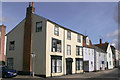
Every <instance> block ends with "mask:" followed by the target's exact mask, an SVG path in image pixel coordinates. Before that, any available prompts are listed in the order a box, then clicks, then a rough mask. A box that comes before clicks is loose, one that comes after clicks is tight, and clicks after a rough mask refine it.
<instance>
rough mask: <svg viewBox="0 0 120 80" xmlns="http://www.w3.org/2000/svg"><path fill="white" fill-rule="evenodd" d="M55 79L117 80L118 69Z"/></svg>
mask: <svg viewBox="0 0 120 80" xmlns="http://www.w3.org/2000/svg"><path fill="white" fill-rule="evenodd" d="M57 78H118V68H115V69H113V70H105V71H99V72H85V73H83V74H73V75H65V76H60V77H57Z"/></svg>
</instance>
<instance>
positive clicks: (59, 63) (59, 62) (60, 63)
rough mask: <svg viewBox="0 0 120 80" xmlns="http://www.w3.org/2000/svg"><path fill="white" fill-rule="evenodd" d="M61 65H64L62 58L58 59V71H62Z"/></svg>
mask: <svg viewBox="0 0 120 80" xmlns="http://www.w3.org/2000/svg"><path fill="white" fill-rule="evenodd" d="M61 66H62V61H61V60H57V72H62V70H61Z"/></svg>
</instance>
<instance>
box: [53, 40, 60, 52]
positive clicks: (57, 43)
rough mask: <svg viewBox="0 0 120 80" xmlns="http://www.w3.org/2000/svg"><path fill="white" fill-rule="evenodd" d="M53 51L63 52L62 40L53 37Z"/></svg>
mask: <svg viewBox="0 0 120 80" xmlns="http://www.w3.org/2000/svg"><path fill="white" fill-rule="evenodd" d="M52 52H61V40H58V39H54V38H52Z"/></svg>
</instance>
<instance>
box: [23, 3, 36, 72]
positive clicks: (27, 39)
mask: <svg viewBox="0 0 120 80" xmlns="http://www.w3.org/2000/svg"><path fill="white" fill-rule="evenodd" d="M33 6H34V3H33V2H32V5H31V2H29V7H28V8H27V11H26V21H25V25H24V48H23V71H24V72H31V71H32V65H31V64H32V60H31V53H32V32H33V30H32V29H33V13H34V12H35V8H34V7H33Z"/></svg>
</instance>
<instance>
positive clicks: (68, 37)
mask: <svg viewBox="0 0 120 80" xmlns="http://www.w3.org/2000/svg"><path fill="white" fill-rule="evenodd" d="M67 39H68V40H71V32H70V31H67Z"/></svg>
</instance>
